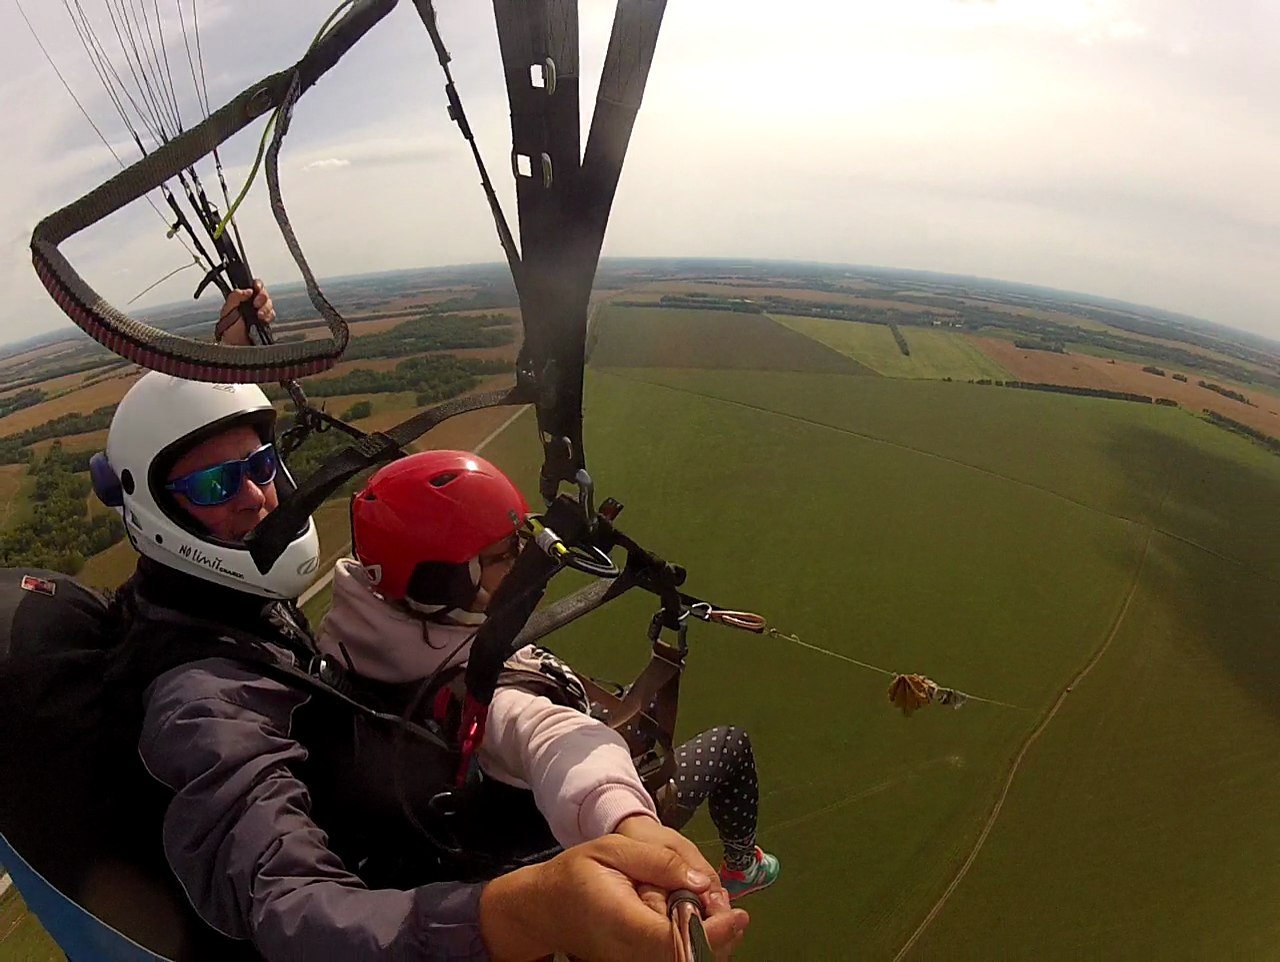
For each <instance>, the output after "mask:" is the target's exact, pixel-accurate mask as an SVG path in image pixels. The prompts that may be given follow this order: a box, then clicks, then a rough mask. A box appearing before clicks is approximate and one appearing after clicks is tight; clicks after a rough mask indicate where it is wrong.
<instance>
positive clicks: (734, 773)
mask: <svg viewBox="0 0 1280 962" xmlns="http://www.w3.org/2000/svg"><path fill="white" fill-rule="evenodd" d="M675 757H676V774H675V787H676V804H677V805H678V806H679V808H680V810H681V811H682V813H683V814H682V817H679V821H680V823H681V824H683V823H684V822H687V821H688V820H689V818H691V817H692V815H693V811H694V809H696V808H697V807H698V806H699V805H701V804H702V803H703V802H704V801H705V802H707V810H708V812H709V813H710V815H711V821H712V822H713V823H714V824H715V826H716V831H717V832H718V833H719V835H720V841H721V842H722V843H723V845H724V860H725V864H726V865H727V866H728V867H729V868H731V869H737V870H739V871H741V870H742V869H744V868H746V867H748V866H749V865H750V864H751V862H752V861H753V860H754V858H755V847H756V821H757V819H758V817H759V809H760V783H759V780H758V778H757V777H756V759H755V756H754V755H753V754H752V753H751V739H750V738H749V737H748V735H747V733H746V732H745V731H743V730H742V729H741V728H735V727H734V726H732V725H721V726H719V727H717V728H712V729H709V730H708V731H705V732H703V733H702V734H700V735H698V736H697V737H696V738H694V739H693V740H692V741H687V742H685V743H684V744H683V745H681V746H679V747H678V748H676V750H675ZM675 827H677V828H679V827H680V825H676V826H675Z"/></svg>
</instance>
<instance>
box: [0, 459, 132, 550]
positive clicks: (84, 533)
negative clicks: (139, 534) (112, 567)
mask: <svg viewBox="0 0 1280 962" xmlns="http://www.w3.org/2000/svg"><path fill="white" fill-rule="evenodd" d="M91 455H92V452H88V451H83V452H73V453H68V452H66V451H64V450H63V448H62V443H61V442H60V441H55V442H54V443H53V445H52V446H51V447H50V448H49V450H48V452H47V453H46V454H45V456H44V457H43V458H41V459H39V460H36V459H34V458H33V459H32V464H31V474H32V475H33V476H34V477H35V479H36V484H35V490H34V491H33V492H32V495H31V501H32V505H33V508H34V510H33V512H32V515H31V517H30V518H28V519H26V520H25V521H22V522H20V523H19V524H17V525H15V526H14V527H13V528H12V529H11V530H10V531H7V532H4V533H2V534H0V565H4V566H17V565H27V566H33V567H39V568H50V569H52V570H54V571H61V572H63V573H65V574H69V575H74V574H78V573H79V572H80V569H81V568H83V567H84V563H85V560H86V559H87V558H90V557H92V556H93V555H95V554H97V553H98V552H99V551H105V550H106V549H107V548H109V547H111V546H112V545H113V544H115V543H116V542H117V541H119V540H120V539H121V538H123V537H124V525H123V524H122V523H121V521H120V517H119V515H117V514H116V513H115V512H114V511H110V512H106V513H103V514H98V515H94V516H93V517H90V516H89V510H88V498H89V493H90V491H91V489H92V485H91V483H90V481H89V475H88V473H87V469H88V466H89V458H90V456H91Z"/></svg>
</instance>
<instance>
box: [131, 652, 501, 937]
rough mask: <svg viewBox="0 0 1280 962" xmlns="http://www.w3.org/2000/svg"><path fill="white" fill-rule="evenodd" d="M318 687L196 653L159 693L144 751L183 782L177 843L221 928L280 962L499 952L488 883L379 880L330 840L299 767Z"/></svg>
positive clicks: (153, 695)
mask: <svg viewBox="0 0 1280 962" xmlns="http://www.w3.org/2000/svg"><path fill="white" fill-rule="evenodd" d="M307 697H308V696H307V695H306V694H304V693H301V692H297V691H294V690H292V689H290V688H288V687H287V686H285V685H283V684H280V683H279V682H276V681H272V680H270V679H266V678H263V677H262V676H260V675H258V674H256V673H254V672H253V671H252V670H251V669H248V668H246V667H245V666H242V665H239V664H237V663H235V662H231V661H227V660H224V659H207V660H204V661H200V662H195V663H192V664H187V665H184V666H181V667H179V668H175V669H172V670H171V671H169V672H167V673H165V674H164V675H161V676H160V677H159V678H157V679H156V680H155V681H154V682H153V683H152V685H151V687H150V688H149V689H148V691H147V699H146V701H147V704H146V717H145V721H144V724H143V731H142V738H141V740H140V742H139V751H140V753H141V756H142V760H143V762H144V764H145V765H146V766H147V769H148V770H149V771H150V772H151V774H152V775H153V776H154V777H155V778H157V779H159V780H160V781H161V782H163V783H164V784H165V785H167V786H168V787H169V788H170V789H172V790H173V791H174V792H175V796H174V799H173V801H172V802H171V803H170V805H169V808H168V810H167V812H166V814H165V822H164V848H165V853H166V855H167V857H168V859H169V864H170V865H171V866H172V867H173V870H174V872H175V874H176V875H177V877H178V879H179V880H180V881H181V883H182V885H183V888H184V889H185V890H186V892H187V896H188V897H189V898H190V900H191V903H192V905H193V906H195V908H196V910H197V911H198V912H199V913H200V915H201V917H203V918H204V919H205V920H206V921H207V922H209V923H210V924H211V925H212V926H213V927H214V928H216V929H218V930H219V931H221V932H223V933H224V934H226V935H229V936H231V937H233V938H240V939H249V940H251V941H252V942H253V944H254V946H255V947H256V948H257V950H258V951H259V952H261V953H262V955H263V956H264V957H265V958H266V959H267V960H268V962H285V960H292V959H307V960H314V959H342V960H350V962H361V960H365V959H379V960H383V959H403V960H420V959H421V960H437V959H438V960H445V959H448V960H452V962H471V960H477V962H479V960H486V959H488V955H487V953H486V951H485V949H484V944H483V942H482V941H481V938H480V925H479V902H480V890H481V886H479V885H463V884H452V883H443V884H435V885H427V886H423V887H421V888H417V889H414V890H412V891H407V892H406V891H397V890H389V889H384V890H370V889H368V888H366V887H365V886H364V884H363V883H362V882H361V881H360V880H359V879H358V878H356V877H355V876H354V875H352V874H351V873H350V872H348V871H347V870H346V868H345V867H344V866H343V865H342V862H341V861H340V860H339V859H338V857H337V856H336V855H334V854H333V853H332V852H331V851H329V849H328V848H327V840H326V837H325V834H324V833H323V832H322V831H321V829H320V828H319V827H318V826H317V825H316V824H315V823H314V822H313V821H312V820H311V818H310V815H309V812H310V805H311V801H310V796H309V795H308V792H307V788H306V786H305V785H304V784H303V783H302V782H301V781H299V780H298V779H297V778H296V777H295V776H294V775H293V774H292V773H291V771H290V766H291V765H294V764H296V763H298V762H300V761H302V760H303V759H305V758H306V750H305V749H304V748H303V747H302V745H300V744H299V743H298V742H297V741H296V740H295V739H293V738H292V737H290V724H291V719H292V716H293V712H294V710H295V709H297V708H298V707H299V706H300V705H302V704H303V703H304V702H305V701H306V699H307Z"/></svg>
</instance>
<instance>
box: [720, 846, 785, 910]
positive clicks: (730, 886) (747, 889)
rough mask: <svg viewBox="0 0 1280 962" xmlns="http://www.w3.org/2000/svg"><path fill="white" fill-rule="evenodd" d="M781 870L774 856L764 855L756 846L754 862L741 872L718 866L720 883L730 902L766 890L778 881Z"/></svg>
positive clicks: (725, 866)
mask: <svg viewBox="0 0 1280 962" xmlns="http://www.w3.org/2000/svg"><path fill="white" fill-rule="evenodd" d="M781 868H782V866H781V865H780V864H779V863H778V859H777V857H776V856H773V855H767V854H765V851H764V850H763V849H762V848H760V846H759V845H757V846H756V858H755V861H754V862H752V863H751V864H750V865H749V866H748V867H747V868H745V869H744V870H742V871H741V872H739V871H737V870H735V869H731V868H729V867H728V866H727V865H724V864H723V863H722V864H721V865H720V883H721V884H722V885H723V886H724V887H725V891H726V892H728V893H729V899H730V900H731V901H732V900H733V899H740V898H742V896H744V895H750V894H751V893H752V892H758V891H760V889H762V888H768V887H769V886H770V885H772V884H773V883H774V882H776V881H777V880H778V872H779V871H780V870H781Z"/></svg>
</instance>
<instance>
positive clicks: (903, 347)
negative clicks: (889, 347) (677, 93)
mask: <svg viewBox="0 0 1280 962" xmlns="http://www.w3.org/2000/svg"><path fill="white" fill-rule="evenodd" d="M889 330H890V332H891V333H892V334H893V339H894V341H896V342H897V344H898V350H899V351H901V352H902V356H903V357H910V356H911V348H910V347H909V346H908V345H907V339H906V338H905V337H903V336H902V331H900V330H898V325H897V324H895V323H894V322H893V321H890V322H889Z"/></svg>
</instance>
